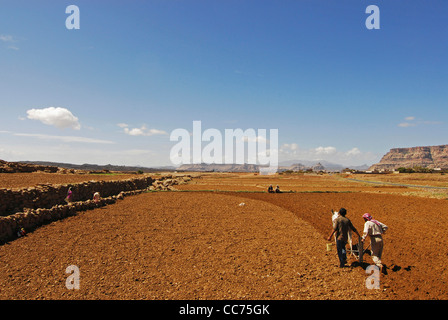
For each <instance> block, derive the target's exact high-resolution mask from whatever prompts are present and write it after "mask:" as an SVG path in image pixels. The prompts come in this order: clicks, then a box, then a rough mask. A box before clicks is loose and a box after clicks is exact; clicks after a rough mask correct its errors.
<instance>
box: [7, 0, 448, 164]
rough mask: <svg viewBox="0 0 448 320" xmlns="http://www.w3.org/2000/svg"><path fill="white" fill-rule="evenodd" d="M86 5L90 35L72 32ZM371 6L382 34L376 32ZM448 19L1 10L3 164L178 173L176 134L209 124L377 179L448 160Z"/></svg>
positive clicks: (291, 6)
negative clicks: (402, 167) (397, 162)
mask: <svg viewBox="0 0 448 320" xmlns="http://www.w3.org/2000/svg"><path fill="white" fill-rule="evenodd" d="M72 4H73V5H77V6H78V7H79V9H80V29H79V30H68V29H67V28H66V27H65V20H66V18H67V17H68V16H69V14H66V13H65V9H66V7H67V6H69V5H72ZM368 5H377V6H378V7H379V9H380V29H379V30H368V29H367V28H366V27H365V20H366V19H367V17H368V16H369V14H366V13H365V10H366V7H367V6H368ZM447 11H448V3H447V2H446V1H443V0H429V1H417V0H406V1H404V0H393V1H392V0H391V1H380V0H371V1H364V0H337V1H334V0H331V1H330V0H325V1H324V0H295V1H286V0H283V1H273V0H272V1H265V0H261V1H260V0H258V1H244V0H239V1H233V0H230V1H229V0H226V1H224V0H208V1H206V0H202V1H198V0H188V1H187V0H184V1H179V0H177V1H171V0H163V1H162V0H158V1H143V0H140V1H136V0H134V1H124V0H123V1H75V0H71V1H21V0H14V1H9V0H8V1H4V0H0V70H1V71H0V108H1V109H0V110H1V112H2V116H1V117H0V159H4V160H8V161H18V160H46V161H60V162H72V163H99V164H107V163H111V164H117V165H119V164H125V165H143V166H155V165H170V164H171V163H170V159H169V152H170V149H171V148H172V147H173V145H174V144H175V142H172V141H170V140H169V135H170V132H172V131H173V130H174V129H176V128H185V129H187V130H191V129H192V122H193V121H194V120H200V121H201V122H202V127H203V129H207V128H216V129H218V130H222V131H224V129H236V128H241V129H243V130H245V129H248V128H254V129H268V130H269V129H278V132H279V147H280V149H279V152H280V153H279V157H280V159H279V160H280V161H284V160H292V159H305V160H313V159H325V160H328V161H332V162H336V163H342V164H346V165H361V164H364V163H367V164H373V163H375V162H377V161H379V159H380V158H381V156H382V155H383V154H385V153H386V152H387V151H389V149H390V148H395V147H411V146H420V145H439V144H447V143H448V142H447V140H446V137H447V136H448V130H447V120H448V119H447V116H448V111H447V110H448V108H447V107H448V105H447V101H448V90H447V89H448V63H447V57H448V24H447V23H446V14H447ZM51 107H53V109H49V108H51ZM56 108H62V109H65V110H66V111H64V112H65V113H64V112H62V113H58V114H57V115H56V116H55V115H54V114H52V112H56V111H55V110H59V111H60V110H61V109H56ZM39 110H41V111H42V110H44V112H39ZM67 111H68V113H69V114H68V113H67ZM70 115H71V116H70ZM64 116H68V117H69V118H68V120H67V118H64V119H65V120H66V121H69V122H68V124H67V122H60V121H62V120H63V119H62V120H61V118H58V117H64ZM70 117H71V118H70ZM70 121H72V122H73V123H74V124H73V125H70ZM64 124H65V125H64Z"/></svg>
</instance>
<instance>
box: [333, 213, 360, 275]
mask: <svg viewBox="0 0 448 320" xmlns="http://www.w3.org/2000/svg"><path fill="white" fill-rule="evenodd" d="M346 214H347V210H345V208H341V209H340V210H339V217H337V218H336V220H335V221H334V223H333V232H332V233H331V235H330V236H329V237H328V241H331V237H333V234H335V233H336V249H337V252H338V258H339V266H340V267H341V268H343V267H344V266H345V264H346V263H347V251H346V248H345V247H346V246H347V241H348V233H349V231H350V230H352V231H353V232H354V233H356V234H357V235H358V238H361V236H360V235H359V232H358V230H356V228H355V227H354V226H353V224H352V222H351V221H350V220H349V219H348V218H346V217H345V215H346Z"/></svg>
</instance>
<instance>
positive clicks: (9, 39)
mask: <svg viewBox="0 0 448 320" xmlns="http://www.w3.org/2000/svg"><path fill="white" fill-rule="evenodd" d="M0 41H2V42H5V43H7V44H8V46H7V48H8V49H12V50H19V48H18V47H17V46H16V45H14V44H13V43H15V42H17V40H16V39H15V38H14V37H13V36H11V35H4V34H0Z"/></svg>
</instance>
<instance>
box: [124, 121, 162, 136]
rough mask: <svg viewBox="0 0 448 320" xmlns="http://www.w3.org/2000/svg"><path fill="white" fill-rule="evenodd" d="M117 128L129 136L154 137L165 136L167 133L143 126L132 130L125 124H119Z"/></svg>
mask: <svg viewBox="0 0 448 320" xmlns="http://www.w3.org/2000/svg"><path fill="white" fill-rule="evenodd" d="M118 126H119V127H120V128H123V132H124V133H126V134H127V135H130V136H154V135H166V134H168V133H167V132H165V131H163V130H158V129H149V128H147V127H146V126H145V125H143V126H141V127H140V128H132V129H130V128H129V126H128V125H127V124H125V123H119V124H118Z"/></svg>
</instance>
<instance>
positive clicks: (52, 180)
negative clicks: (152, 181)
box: [0, 172, 139, 189]
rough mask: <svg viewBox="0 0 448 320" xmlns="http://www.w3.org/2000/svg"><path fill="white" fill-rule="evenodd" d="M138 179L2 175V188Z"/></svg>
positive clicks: (107, 175) (128, 176) (38, 173)
mask: <svg viewBox="0 0 448 320" xmlns="http://www.w3.org/2000/svg"><path fill="white" fill-rule="evenodd" d="M138 177H139V176H138V175H136V174H110V175H109V174H59V173H43V172H33V173H0V188H11V189H12V188H27V187H33V186H36V185H38V184H67V183H80V182H85V181H92V180H96V181H110V180H124V179H133V178H138Z"/></svg>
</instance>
